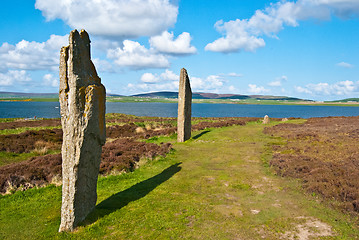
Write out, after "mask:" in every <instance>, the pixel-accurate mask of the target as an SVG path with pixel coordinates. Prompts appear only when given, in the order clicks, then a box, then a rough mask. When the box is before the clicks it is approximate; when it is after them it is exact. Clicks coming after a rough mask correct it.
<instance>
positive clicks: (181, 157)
mask: <svg viewBox="0 0 359 240" xmlns="http://www.w3.org/2000/svg"><path fill="white" fill-rule="evenodd" d="M263 127H264V126H263V125H262V124H255V123H250V124H248V125H247V126H236V127H230V128H222V129H214V130H210V131H202V132H200V133H199V135H197V136H196V137H195V139H193V140H190V141H188V142H186V143H181V144H175V146H174V148H175V150H176V151H175V153H174V154H170V155H169V156H168V157H166V158H165V159H162V160H159V161H154V162H151V163H149V164H146V165H144V166H143V167H141V168H140V169H138V170H136V171H135V172H133V173H130V174H125V175H120V176H111V177H107V178H101V179H100V180H99V184H98V195H99V199H98V203H99V204H98V205H97V207H96V210H95V212H94V213H93V214H92V215H91V216H90V217H89V218H88V219H87V220H86V222H85V223H84V226H81V227H79V228H78V230H77V231H76V232H75V233H71V234H69V233H61V234H58V233H56V231H57V228H58V226H59V221H60V216H59V214H60V204H61V190H60V188H58V187H57V188H56V187H48V188H44V189H39V190H36V189H35V190H30V191H27V192H25V193H16V194H14V195H12V196H5V197H1V198H0V239H2V238H4V239H24V238H25V239H26V238H32V239H35V238H36V239H49V238H60V239H104V238H106V239H179V238H183V239H356V238H358V236H359V231H358V229H355V228H354V227H353V226H352V225H351V224H350V222H351V221H353V220H351V219H350V217H348V216H345V215H343V214H341V213H339V212H337V211H335V210H331V209H329V208H327V207H325V206H324V205H322V204H320V203H319V201H318V200H317V199H316V198H315V197H312V196H305V195H304V194H303V193H302V192H301V190H300V187H299V185H298V184H297V182H295V181H289V180H285V179H281V178H279V177H277V176H274V175H273V174H272V173H271V170H270V169H269V168H268V167H266V166H265V162H266V161H268V159H269V158H270V152H269V150H268V148H267V145H268V144H271V143H273V142H274V141H278V140H275V139H272V138H270V137H268V136H266V135H264V134H263V133H262V130H263Z"/></svg>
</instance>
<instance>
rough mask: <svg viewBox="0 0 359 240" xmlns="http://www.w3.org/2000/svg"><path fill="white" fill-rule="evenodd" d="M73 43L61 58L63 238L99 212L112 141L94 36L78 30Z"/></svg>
mask: <svg viewBox="0 0 359 240" xmlns="http://www.w3.org/2000/svg"><path fill="white" fill-rule="evenodd" d="M69 42H70V45H69V46H67V47H62V49H61V52H60V92H59V98H60V107H61V124H62V130H63V144H62V207H61V225H60V229H59V231H60V232H61V231H72V230H73V229H74V228H75V227H76V226H77V225H78V224H79V223H80V222H81V221H83V220H84V219H85V218H86V216H87V215H88V214H89V213H90V212H91V211H92V210H93V209H94V207H95V205H96V200H97V193H96V188H97V176H98V173H99V166H100V161H101V151H102V145H103V144H104V143H105V140H106V132H105V131H106V125H105V101H106V90H105V87H104V86H103V85H102V84H101V79H100V78H99V77H98V75H97V72H96V69H95V66H94V65H93V63H92V61H91V55H90V39H89V36H88V34H87V32H86V31H84V30H81V32H80V33H79V32H78V31H77V30H73V31H71V33H70V36H69Z"/></svg>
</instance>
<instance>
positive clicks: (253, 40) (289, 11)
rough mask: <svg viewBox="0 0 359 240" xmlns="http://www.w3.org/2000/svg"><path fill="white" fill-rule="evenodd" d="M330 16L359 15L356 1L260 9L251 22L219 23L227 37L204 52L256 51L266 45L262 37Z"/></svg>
mask: <svg viewBox="0 0 359 240" xmlns="http://www.w3.org/2000/svg"><path fill="white" fill-rule="evenodd" d="M331 14H335V15H337V16H339V17H343V18H347V17H352V16H359V1H357V0H298V1H296V2H286V1H281V2H278V3H275V4H271V5H270V6H269V7H267V8H266V9H264V10H257V11H256V12H255V14H254V15H253V16H252V17H251V18H249V19H242V20H241V19H236V20H232V21H228V22H223V21H222V20H220V21H218V22H217V23H216V24H215V28H216V30H217V31H218V32H220V33H222V34H223V35H224V36H223V37H221V38H219V39H217V40H215V41H214V42H212V43H209V44H207V46H206V47H205V50H208V51H213V52H223V53H228V52H237V51H240V50H244V51H250V52H254V51H255V50H256V49H258V48H260V47H264V46H265V41H264V39H263V38H262V36H269V37H276V34H277V33H278V32H279V31H281V30H282V29H283V28H284V26H292V27H295V26H298V21H299V20H305V19H308V18H315V19H321V20H325V19H329V18H330V16H331Z"/></svg>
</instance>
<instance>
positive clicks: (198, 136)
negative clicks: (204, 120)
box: [192, 130, 210, 140]
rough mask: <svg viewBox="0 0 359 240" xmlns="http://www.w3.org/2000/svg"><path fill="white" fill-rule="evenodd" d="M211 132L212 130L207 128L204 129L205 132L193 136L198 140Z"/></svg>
mask: <svg viewBox="0 0 359 240" xmlns="http://www.w3.org/2000/svg"><path fill="white" fill-rule="evenodd" d="M209 132H210V130H205V131H203V132H201V133H199V134H197V135H196V136H193V137H192V139H195V140H196V139H198V138H200V137H202V136H203V135H204V134H206V133H209Z"/></svg>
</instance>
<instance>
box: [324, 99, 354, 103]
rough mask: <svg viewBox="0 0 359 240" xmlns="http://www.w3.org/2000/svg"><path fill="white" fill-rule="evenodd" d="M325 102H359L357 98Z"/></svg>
mask: <svg viewBox="0 0 359 240" xmlns="http://www.w3.org/2000/svg"><path fill="white" fill-rule="evenodd" d="M325 102H342V103H343V102H359V98H345V99H342V100H335V101H325Z"/></svg>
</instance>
